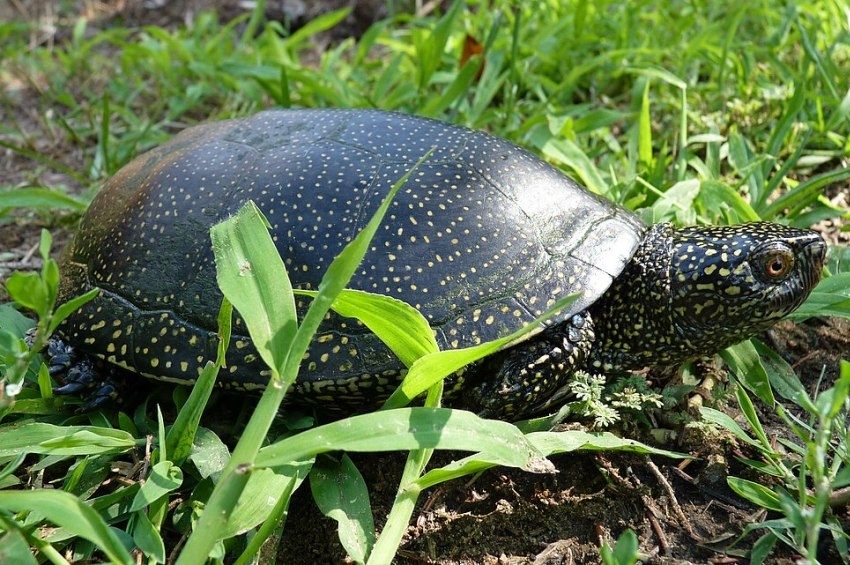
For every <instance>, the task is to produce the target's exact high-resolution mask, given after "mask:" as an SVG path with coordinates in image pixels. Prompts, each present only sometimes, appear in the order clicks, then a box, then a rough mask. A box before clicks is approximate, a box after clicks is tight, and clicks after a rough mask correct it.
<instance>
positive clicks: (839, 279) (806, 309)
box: [789, 248, 850, 320]
mask: <svg viewBox="0 0 850 565" xmlns="http://www.w3.org/2000/svg"><path fill="white" fill-rule="evenodd" d="M832 249H835V248H832ZM848 256H850V255H848ZM812 316H838V317H842V318H848V319H850V272H840V273H837V274H834V275H832V276H830V277H826V278H825V279H823V280H822V281H821V282H820V283H819V284H818V285H817V286H816V287H815V289H814V290H813V291H812V293H811V294H810V295H809V298H808V299H807V300H806V301H805V302H804V303H803V305H802V306H800V308H798V309H797V310H796V311H794V312H792V313H791V315H790V316H789V317H790V318H791V319H794V320H805V319H807V318H811V317H812Z"/></svg>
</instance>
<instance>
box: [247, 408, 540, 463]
mask: <svg viewBox="0 0 850 565" xmlns="http://www.w3.org/2000/svg"><path fill="white" fill-rule="evenodd" d="M424 448H430V449H456V450H459V451H481V452H483V453H486V454H488V456H490V457H493V458H494V460H495V461H497V462H499V463H500V464H504V465H508V466H512V467H519V468H521V469H525V470H542V471H548V470H549V469H551V468H552V464H551V463H549V462H548V461H546V460H545V459H544V458H543V457H542V455H541V454H540V452H539V451H538V450H537V449H536V448H535V447H534V446H533V445H532V444H531V443H530V442H529V441H528V440H527V439H526V438H525V436H523V434H522V433H521V432H520V431H519V430H518V429H517V428H516V426H513V425H512V424H509V423H507V422H502V421H498V420H485V419H484V418H480V417H478V416H476V415H475V414H472V413H471V412H466V411H464V410H451V409H448V408H399V409H395V410H385V411H382V412H373V413H371V414H362V415H359V416H353V417H351V418H347V419H345V420H339V421H337V422H333V423H331V424H325V425H323V426H319V427H317V428H313V429H310V430H307V431H305V432H302V433H300V434H298V435H295V436H292V437H289V438H286V439H284V440H281V441H278V442H275V443H273V444H271V445H269V446H267V447H264V448H263V449H261V450H260V453H259V455H258V456H257V460H256V464H257V465H258V466H265V467H276V466H278V465H286V464H287V463H289V462H290V461H299V460H304V459H308V458H311V457H315V456H316V455H318V454H319V453H326V452H328V451H336V450H341V451H364V452H376V451H409V450H411V449H424Z"/></svg>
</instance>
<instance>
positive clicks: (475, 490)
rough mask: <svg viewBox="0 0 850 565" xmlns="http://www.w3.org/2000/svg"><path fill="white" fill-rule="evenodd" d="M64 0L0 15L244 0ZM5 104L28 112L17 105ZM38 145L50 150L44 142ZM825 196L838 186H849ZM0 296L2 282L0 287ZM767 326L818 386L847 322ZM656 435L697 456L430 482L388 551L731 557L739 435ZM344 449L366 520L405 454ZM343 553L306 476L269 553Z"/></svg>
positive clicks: (153, 14) (441, 557) (16, 224)
mask: <svg viewBox="0 0 850 565" xmlns="http://www.w3.org/2000/svg"><path fill="white" fill-rule="evenodd" d="M70 4H72V5H73V7H72V8H71V9H70V10H69V11H68V12H67V13H63V12H61V11H60V12H57V11H55V10H53V9H52V8H51V6H53V5H54V3H52V2H40V1H34V2H21V1H15V2H10V3H7V4H5V5H2V4H0V18H9V17H22V16H27V17H30V18H33V19H38V20H40V21H44V22H45V29H49V26H50V25H52V24H51V22H55V20H56V18H61V17H66V16H67V15H68V14H75V13H77V14H78V13H80V10H96V11H98V12H97V14H96V15H97V17H98V18H100V22H101V24H102V25H108V24H109V22H116V23H119V22H120V23H122V24H124V25H133V24H140V23H154V24H159V25H166V26H171V25H177V24H179V23H181V22H184V21H186V20H187V19H191V18H192V17H193V16H194V14H196V13H197V11H198V10H200V9H201V8H204V7H209V6H211V5H216V6H217V7H218V8H219V9H220V10H221V11H222V13H223V14H224V15H231V16H232V15H237V13H239V12H240V11H242V12H243V11H244V9H245V8H244V6H246V5H248V4H250V3H246V2H237V1H235V0H234V1H225V0H219V1H216V2H209V1H207V2H201V1H200V0H179V1H176V2H165V1H164V0H127V1H126V2H77V3H70ZM268 4H269V10H270V15H271V16H272V17H277V18H280V19H286V18H288V19H289V20H290V21H292V22H293V25H298V23H299V22H300V21H305V20H307V19H309V18H310V17H313V16H315V13H316V10H322V9H327V8H328V6H329V5H332V4H333V5H339V4H349V2H339V1H337V2H309V1H306V0H304V1H300V0H282V1H276V2H275V1H269V3H268ZM354 4H357V6H358V7H357V8H356V9H355V10H354V12H353V13H352V15H351V16H350V17H349V20H348V21H347V22H346V23H345V26H344V27H343V28H337V30H336V31H335V33H342V34H349V35H350V34H357V33H359V32H361V31H362V30H363V29H364V28H365V26H366V25H368V23H369V22H370V21H371V20H372V19H373V18H375V17H380V16H381V15H382V12H381V11H380V10H379V9H377V8H375V5H379V6H381V7H385V6H386V5H387V3H386V2H377V1H376V2H359V3H354ZM399 4H403V3H399ZM381 9H384V8H381ZM51 10H52V11H51ZM273 10H278V11H279V12H280V13H279V14H278V13H276V12H273ZM46 34H48V31H44V32H42V33H41V34H37V35H36V36H34V38H33V41H35V42H40V41H45V40H47V39H45V38H46V37H47V35H46ZM58 39H61V38H57V37H56V36H55V34H54V37H53V38H52V39H50V40H51V41H52V40H58ZM16 118H17V119H20V120H23V121H24V122H23V123H25V120H26V112H25V111H24V112H23V113H21V114H20V115H19V116H17V117H16ZM38 149H39V150H46V151H47V152H48V153H49V152H51V151H52V150H53V149H54V148H38ZM64 157H65V158H66V162H71V163H72V162H73V161H74V159H75V156H74V155H65V156H64ZM30 166H31V164H30V163H28V162H26V161H25V160H23V159H20V158H18V157H16V156H14V155H12V154H11V153H0V175H2V176H3V178H4V179H5V181H4V182H6V183H7V184H16V183H18V182H20V181H22V180H23V179H25V178H26V177H27V175H28V174H29V171H30ZM42 180H44V179H42ZM45 182H48V184H49V181H45ZM66 184H67V183H66ZM831 196H833V197H834V198H846V193H838V194H834V195H831ZM50 221H51V225H50V227H51V230H52V233H53V235H54V239H55V241H56V247H57V248H61V247H62V246H63V244H64V243H66V242H67V241H68V240H69V239H70V237H71V236H72V233H73V230H72V228H71V227H70V226H68V225H63V222H62V220H61V219H60V220H58V225H57V219H56V218H55V217H51V218H50ZM4 222H6V223H0V281H2V280H3V278H5V276H7V275H8V274H9V273H10V272H12V271H14V270H17V269H21V268H38V267H39V266H40V265H39V261H38V258H37V253H36V246H37V242H38V233H39V230H40V227H41V226H42V224H43V223H44V219H43V218H41V217H39V216H38V215H37V214H32V213H30V214H26V215H23V216H20V217H18V218H17V219H16V220H13V221H11V222H8V220H4ZM66 224H67V222H66ZM839 227H840V226H839V225H836V224H824V225H822V226H819V228H820V229H821V230H822V231H823V232H824V233H825V235H827V237H829V238H830V239H831V240H832V241H833V242H842V243H847V242H848V240H850V234H848V233H847V232H843V233H842V232H840V231H839ZM3 298H4V296H2V293H0V300H2V299H3ZM765 339H766V340H767V341H768V342H769V343H771V345H773V346H774V347H775V348H776V349H777V350H778V351H779V352H780V353H781V354H782V355H783V356H784V357H785V358H786V360H788V361H789V362H790V363H791V364H792V365H794V367H795V369H796V370H797V371H798V374H800V375H802V378H803V379H804V383H805V384H806V386H807V387H809V388H810V390H814V389H815V387H816V386H817V384H818V383H819V382H821V374H822V371H823V381H822V383H821V386H822V387H825V386H828V384H829V383H830V382H831V381H832V380H833V379H834V378H835V376H836V374H837V371H838V363H839V360H840V359H842V358H844V359H850V324H848V323H847V322H846V321H840V320H832V319H828V320H811V321H809V322H806V323H804V324H800V325H795V324H792V323H790V322H783V323H782V324H780V325H779V326H777V328H776V329H775V330H773V331H771V332H770V334H769V335H768V336H765ZM762 417H763V418H764V420H763V421H765V422H766V425H767V428H768V432H769V433H773V434H774V435H776V434H779V433H781V432H780V429H779V427H778V423H777V422H776V421H773V420H771V415H770V414H768V413H763V414H762ZM641 439H646V438H641ZM664 447H666V448H669V449H673V450H678V451H683V452H688V453H691V454H692V455H694V456H695V457H696V459H694V460H693V461H690V462H679V461H671V460H665V459H663V458H653V459H652V460H650V459H648V458H645V457H638V456H630V455H607V454H605V455H564V456H558V457H553V458H552V460H553V462H554V463H555V465H556V467H557V470H558V472H557V473H556V474H553V475H532V474H527V473H522V472H518V471H512V470H505V469H496V470H491V471H488V472H485V473H483V474H482V475H481V476H479V477H477V478H475V479H473V480H469V481H466V482H461V481H458V482H454V483H449V484H447V485H445V486H443V487H441V488H438V489H435V490H432V491H428V492H426V493H424V495H423V496H422V497H421V499H420V502H419V505H418V507H417V510H416V511H415V513H414V522H413V524H412V525H411V526H410V528H409V529H408V532H407V535H406V538H405V541H404V543H403V545H402V548H401V550H400V552H399V555H398V562H400V563H469V564H472V563H492V564H496V563H499V564H515V563H516V564H520V563H530V564H555V563H593V562H598V560H599V549H598V547H599V544H600V542H601V541H608V542H609V543H610V542H611V540H612V539H614V538H616V537H617V536H619V535H620V533H622V532H623V531H624V530H625V529H626V528H631V529H633V530H634V531H635V532H636V533H637V534H638V536H639V539H640V548H641V551H642V552H644V553H645V554H647V555H648V556H651V561H653V562H656V563H680V562H693V563H717V564H723V563H735V562H738V560H737V558H736V557H735V555H734V550H732V551H727V550H726V548H727V547H728V546H729V545H730V544H731V543H732V541H734V540H735V538H736V536H737V535H738V534H739V533H740V531H741V530H742V529H743V527H745V526H746V525H747V524H748V523H752V522H754V521H758V520H761V519H762V518H763V517H764V515H763V513H762V512H760V511H758V510H757V509H756V508H755V507H753V506H751V505H749V504H748V503H746V502H744V501H743V500H741V499H740V498H739V497H737V496H735V495H734V494H733V493H732V492H731V491H730V490H729V488H728V487H727V486H726V481H725V478H726V476H727V475H729V474H743V475H744V476H746V472H747V471H746V469H744V468H743V467H742V466H741V465H740V464H738V463H737V462H736V461H735V459H734V455H735V454H740V453H741V451H739V450H741V449H742V448H741V447H740V446H735V445H734V444H733V443H732V442H731V441H728V438H724V437H721V438H718V437H714V436H707V435H702V434H699V433H695V432H688V433H678V434H673V435H672V439H671V440H670V441H669V442H666V443H665V445H664ZM745 454H746V452H745ZM449 458H450V454H438V455H437V456H436V457H435V461H434V464H435V465H439V464H441V463H445V462H447V461H448V460H449ZM354 460H355V462H356V463H357V465H358V467H359V468H360V470H361V472H362V473H363V474H364V477H365V478H366V481H367V483H368V484H369V485H370V491H371V497H372V503H373V508H374V510H375V512H376V523H377V524H378V525H379V526H380V524H381V523H382V522H383V520H384V518H385V517H386V513H387V511H388V510H389V507H390V505H391V503H392V499H393V496H394V495H395V487H396V485H397V484H398V479H399V477H400V474H401V469H402V465H403V461H404V459H403V457H402V456H401V455H392V456H372V455H370V456H365V455H362V456H355V457H354ZM842 512H843V514H842V515H841V519H842V520H843V521H844V523H845V525H850V509H847V508H845V509H844V510H843V511H842ZM826 537H828V536H824V538H826ZM754 539H755V537H751V538H748V539H747V540H744V541H743V542H742V543H741V544H740V548H741V549H746V548H748V547H749V546H750V544H751V543H752V541H753V540H754ZM827 545H831V544H827ZM832 551H834V550H832ZM775 555H776V556H777V557H775V558H773V559H772V561H771V562H774V563H783V562H792V561H793V558H794V556H793V555H791V554H790V553H788V552H787V551H786V550H784V549H781V548H780V549H778V550H777V553H776V554H775ZM344 561H345V553H344V551H343V550H342V548H341V546H340V545H339V542H338V541H337V535H336V523H335V522H333V521H332V520H330V519H328V518H325V517H324V516H322V515H321V514H320V513H319V512H318V510H317V509H316V507H315V504H314V503H313V502H312V500H311V497H310V491H309V488H307V485H304V487H303V488H301V489H300V490H299V491H298V492H297V493H296V495H295V497H294V499H293V501H292V505H291V509H290V514H289V517H288V521H287V524H286V529H285V531H284V537H283V538H282V540H281V545H280V551H279V553H278V562H280V563H293V564H295V563H336V562H344ZM836 561H837V556H836V555H834V554H830V553H825V554H824V559H823V562H824V563H830V562H836Z"/></svg>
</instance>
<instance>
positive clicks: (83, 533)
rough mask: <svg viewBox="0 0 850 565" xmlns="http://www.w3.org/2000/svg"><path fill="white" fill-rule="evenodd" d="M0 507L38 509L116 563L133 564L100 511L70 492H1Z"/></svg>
mask: <svg viewBox="0 0 850 565" xmlns="http://www.w3.org/2000/svg"><path fill="white" fill-rule="evenodd" d="M0 509H3V510H6V511H7V512H36V513H38V514H39V515H41V516H44V517H45V518H46V519H47V520H48V521H50V522H52V523H54V524H57V525H59V526H61V527H63V528H65V529H66V530H67V531H69V532H70V533H72V534H73V535H75V536H79V537H81V538H85V539H87V540H89V541H90V542H92V543H93V544H95V545H96V546H97V547H98V548H99V549H100V550H101V551H103V552H104V553H105V554H106V556H107V557H108V558H109V560H110V561H112V562H113V563H123V564H126V565H131V564H132V563H133V562H134V561H133V559H132V558H131V557H130V554H129V553H127V550H126V549H124V546H123V545H122V544H121V542H120V541H119V540H118V538H117V537H116V536H115V534H114V533H113V532H112V530H111V529H110V528H109V526H107V525H106V523H105V522H104V521H103V518H101V517H100V515H99V514H98V513H97V511H95V510H94V509H93V508H92V507H91V506H89V505H87V504H85V503H84V502H82V501H81V500H80V499H78V498H77V497H76V496H74V495H72V494H68V493H67V492H64V491H61V490H45V489H39V490H30V491H0Z"/></svg>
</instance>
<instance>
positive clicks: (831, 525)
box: [702, 342, 850, 563]
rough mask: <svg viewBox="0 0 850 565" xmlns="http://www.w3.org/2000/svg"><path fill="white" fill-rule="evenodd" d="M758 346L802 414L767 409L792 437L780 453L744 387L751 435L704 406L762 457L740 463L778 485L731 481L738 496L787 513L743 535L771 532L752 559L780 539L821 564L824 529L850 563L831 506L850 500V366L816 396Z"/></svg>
mask: <svg viewBox="0 0 850 565" xmlns="http://www.w3.org/2000/svg"><path fill="white" fill-rule="evenodd" d="M754 346H755V348H756V350H757V351H758V353H759V354H760V355H761V358H762V359H763V363H764V367H765V370H766V373H767V377H768V380H769V383H770V384H772V386H773V389H774V390H776V392H777V393H778V394H779V395H780V396H782V397H783V398H784V399H785V400H786V401H790V402H792V403H793V405H794V406H795V407H796V408H797V409H799V410H800V411H801V414H799V413H795V411H792V410H789V409H787V408H785V407H784V406H783V405H782V404H779V403H774V404H770V405H768V406H769V407H770V408H773V409H774V411H775V413H776V415H777V416H779V418H780V419H781V420H782V422H783V423H784V424H785V426H786V427H787V429H788V430H789V431H790V432H792V434H793V439H785V438H781V437H780V438H775V440H776V441H777V442H778V443H779V444H781V446H782V447H783V448H784V449H782V450H780V449H778V448H777V446H776V445H774V443H773V442H772V440H771V438H769V437H768V435H767V433H766V432H765V429H764V427H763V426H762V424H761V422H760V420H759V417H758V413H757V411H756V409H755V407H754V405H753V403H752V401H751V399H750V396H749V395H748V394H747V392H746V391H745V389H744V388H743V387H738V388H737V389H736V397H737V400H738V405H739V407H740V408H741V412H742V414H743V416H744V419H745V420H746V422H747V425H748V427H749V432H750V433H748V432H747V431H745V430H744V429H743V428H741V427H740V426H739V425H738V424H737V423H736V422H735V421H734V420H733V419H732V418H730V417H729V416H728V415H726V414H724V413H722V412H720V411H717V410H714V409H711V408H703V409H702V416H703V418H704V419H706V420H708V421H710V422H714V423H715V424H718V425H720V426H722V427H724V428H726V429H727V430H729V431H730V432H731V433H732V434H733V435H734V436H735V437H736V438H738V439H739V440H741V441H742V442H744V443H745V444H746V445H748V446H749V447H751V448H752V449H753V450H754V451H755V452H756V453H757V454H758V456H759V459H758V460H755V459H744V458H739V459H740V460H741V461H742V462H743V463H744V464H745V465H747V466H748V467H749V468H751V469H752V470H753V471H755V472H756V473H758V474H759V475H762V476H766V477H770V479H771V480H770V482H771V483H773V484H772V485H765V484H762V483H759V482H754V481H751V480H748V479H743V478H740V477H728V479H727V482H728V483H729V486H730V487H731V488H732V489H733V490H734V491H735V492H737V493H738V494H739V495H741V496H743V497H744V498H746V499H747V500H749V501H750V502H752V503H754V504H756V505H758V506H761V507H762V508H765V509H767V510H769V511H773V512H777V513H779V514H781V515H782V518H778V519H771V520H764V521H762V522H759V523H757V524H752V525H750V526H748V527H747V528H746V529H745V530H744V535H746V534H748V533H750V532H752V531H755V530H767V533H765V534H763V535H762V537H761V538H759V540H758V541H757V542H756V544H755V545H754V546H753V548H752V550H751V559H752V560H753V562H757V563H761V562H763V561H764V559H765V557H766V556H767V555H768V554H769V553H770V551H771V550H772V549H773V546H774V544H775V543H776V541H777V540H778V541H781V542H783V543H785V544H786V545H788V546H790V547H791V548H793V549H794V550H795V551H797V552H798V553H799V554H800V555H802V556H803V557H804V558H805V559H807V560H809V561H810V562H813V563H817V562H818V548H819V546H818V541H819V539H820V535H821V532H822V531H823V530H826V531H829V532H830V533H831V534H832V537H833V541H834V542H835V545H836V548H837V550H838V554H839V555H841V556H842V559H843V560H844V562H845V563H846V562H847V561H846V559H847V555H848V543H847V542H848V539H850V537H848V535H847V534H846V533H845V532H844V531H843V530H842V529H841V525H840V523H839V522H838V519H837V517H836V516H835V514H833V512H832V510H831V507H832V506H843V505H846V504H847V502H848V500H850V497H848V493H850V490H848V486H850V450H848V447H850V442H848V440H850V436H848V429H847V425H846V422H847V417H848V415H850V363H848V362H846V361H844V362H842V364H841V373H840V375H839V377H838V380H837V381H836V382H835V384H834V385H833V386H832V387H830V388H828V389H825V390H822V391H819V392H818V393H817V394H816V396H815V397H814V398H812V397H810V396H809V394H808V393H807V392H806V390H805V388H804V387H803V386H802V384H801V383H800V381H799V380H798V379H797V377H796V375H795V374H794V372H793V371H792V370H791V368H790V367H789V366H788V365H787V364H786V363H785V362H784V361H783V360H782V358H781V357H779V356H778V355H777V354H776V353H774V352H773V351H771V350H769V349H768V348H766V347H765V346H764V345H762V344H760V343H758V342H755V343H754Z"/></svg>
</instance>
